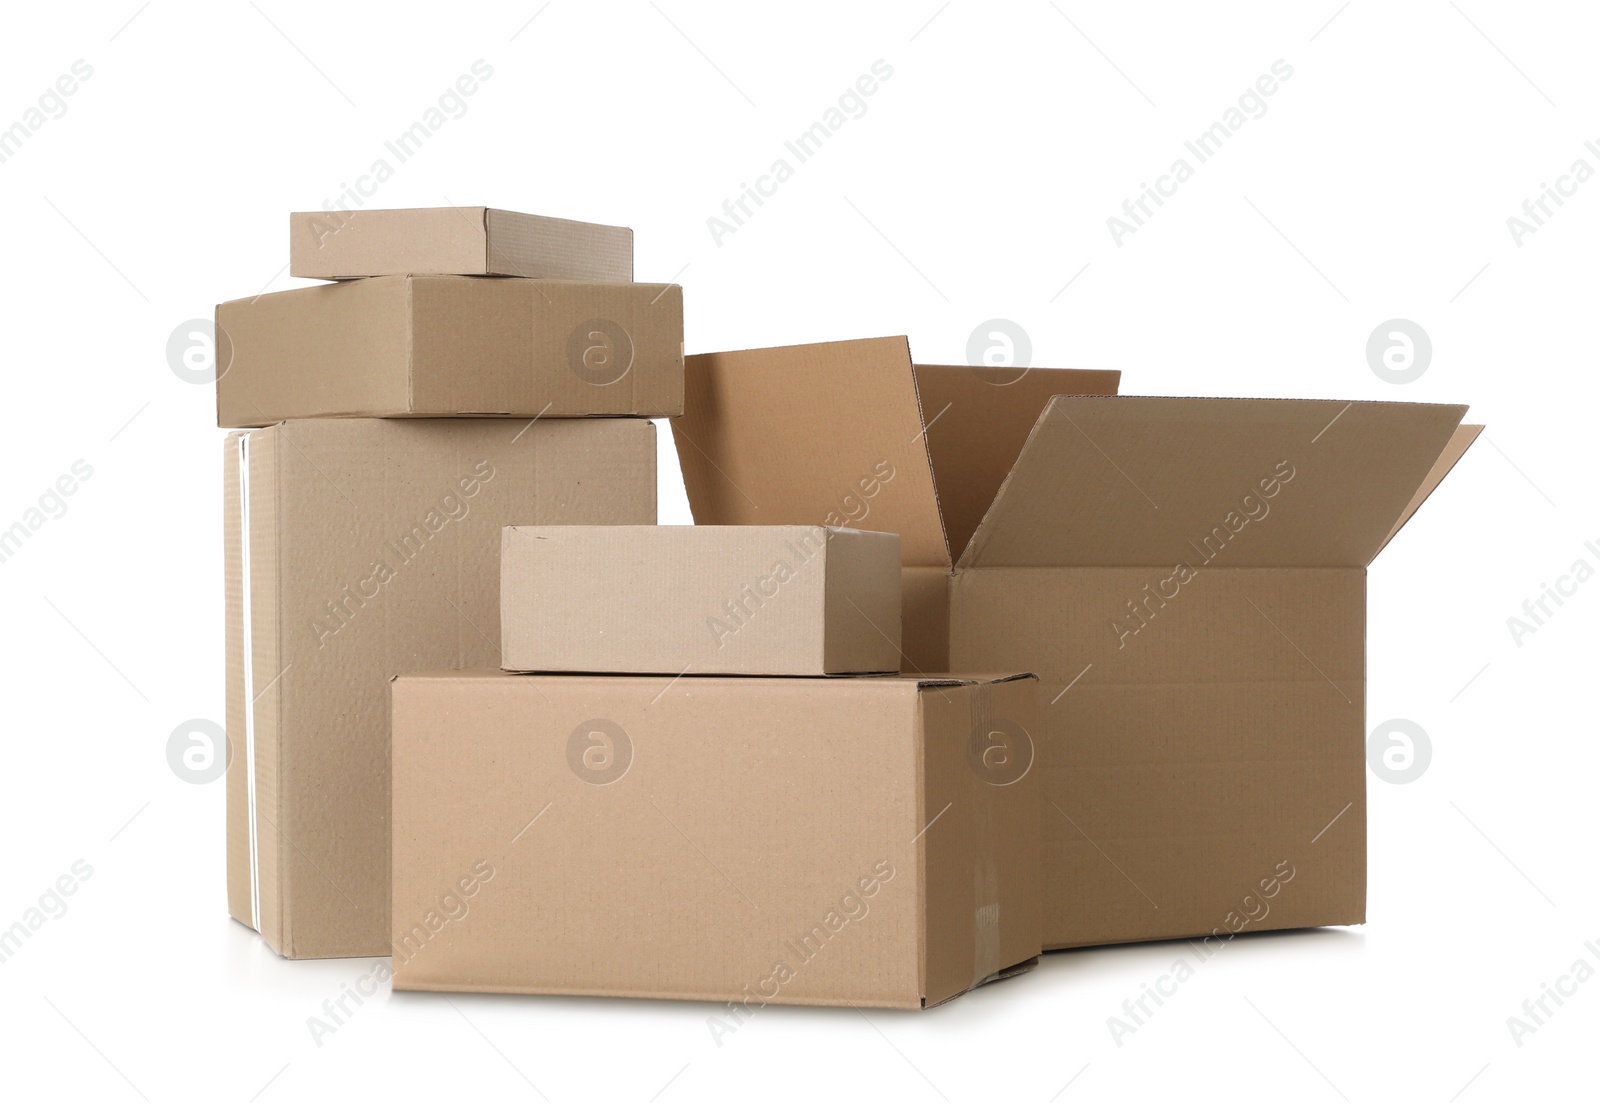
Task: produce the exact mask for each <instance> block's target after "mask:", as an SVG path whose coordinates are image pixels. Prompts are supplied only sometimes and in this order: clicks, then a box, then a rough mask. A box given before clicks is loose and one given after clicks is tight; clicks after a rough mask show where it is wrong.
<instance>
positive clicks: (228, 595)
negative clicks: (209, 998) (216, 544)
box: [222, 432, 257, 928]
mask: <svg viewBox="0 0 1600 1104" xmlns="http://www.w3.org/2000/svg"><path fill="white" fill-rule="evenodd" d="M245 437H246V434H245V433H242V432H240V433H230V434H228V436H227V439H226V440H225V441H224V442H223V445H222V564H223V606H224V611H225V612H224V617H223V625H224V636H225V641H226V655H227V661H226V662H227V675H226V692H225V698H226V703H225V708H226V713H225V714H224V718H223V721H224V727H225V729H226V731H227V741H228V743H227V748H228V760H227V763H228V766H227V773H226V776H225V777H226V779H227V781H226V783H225V785H226V787H227V811H226V821H227V841H228V842H227V889H228V914H229V915H230V916H232V917H233V918H234V919H235V920H237V921H239V922H240V923H241V924H244V925H245V926H246V927H250V928H254V927H255V926H256V924H257V920H256V919H255V904H254V894H253V891H252V888H251V887H252V883H253V876H252V871H251V858H250V856H251V848H250V819H249V801H250V790H249V786H250V779H249V763H248V760H247V759H246V756H245V747H244V734H245V717H244V705H245V701H246V697H245V691H244V682H245V678H244V657H245V647H244V592H245V586H244V561H243V547H244V541H243V529H242V525H243V510H242V508H241V506H242V504H241V502H240V492H241V489H242V487H243V484H242V483H241V482H240V480H241V478H242V477H241V467H240V450H241V449H242V448H243V441H244V438H245Z"/></svg>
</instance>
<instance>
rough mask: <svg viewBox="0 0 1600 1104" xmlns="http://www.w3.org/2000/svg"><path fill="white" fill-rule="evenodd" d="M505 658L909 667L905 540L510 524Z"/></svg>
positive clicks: (815, 528) (729, 671) (762, 530)
mask: <svg viewBox="0 0 1600 1104" xmlns="http://www.w3.org/2000/svg"><path fill="white" fill-rule="evenodd" d="M500 627H501V632H502V640H503V646H502V660H501V666H502V667H504V668H505V669H506V670H508V671H596V672H609V673H615V674H669V675H681V674H697V675H836V674H871V673H884V672H889V673H892V672H895V671H898V670H899V669H900V538H899V536H897V535H896V534H894V533H870V532H862V531H861V530H857V529H840V528H833V527H828V526H821V525H772V526H742V525H724V526H715V525H662V526H631V525H629V526H613V525H608V526H582V525H576V526H574V525H537V526H530V525H516V526H508V527H507V528H506V530H505V533H504V534H503V537H502V544H501V550H500Z"/></svg>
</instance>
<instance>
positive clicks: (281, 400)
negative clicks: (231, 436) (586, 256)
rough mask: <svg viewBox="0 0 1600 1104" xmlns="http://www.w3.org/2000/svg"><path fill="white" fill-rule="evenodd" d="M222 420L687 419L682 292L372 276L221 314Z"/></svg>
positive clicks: (246, 303)
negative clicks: (630, 417) (425, 418)
mask: <svg viewBox="0 0 1600 1104" xmlns="http://www.w3.org/2000/svg"><path fill="white" fill-rule="evenodd" d="M216 329H217V424H219V425H222V426H228V427H250V426H262V425H270V424H272V423H274V422H278V421H282V420H284V419H288V418H311V417H378V418H401V417H479V416H482V417H488V416H503V417H518V418H539V417H544V418H567V417H590V416H605V415H617V416H620V415H636V416H640V417H650V418H658V417H659V418H665V417H673V416H675V415H677V414H680V413H682V412H683V290H682V289H681V288H680V287H678V286H677V285H676V284H595V283H574V282H570V281H563V280H515V279H497V278H492V277H471V276H378V277H374V278H372V279H369V280H351V281H347V282H344V283H337V284H322V285H319V286H317V287H305V288H295V289H293V290H291V291H278V292H273V293H272V294H270V295H258V296H256V297H255V298H253V299H237V300H234V301H232V302H229V303H223V304H221V305H220V306H218V307H217V318H216Z"/></svg>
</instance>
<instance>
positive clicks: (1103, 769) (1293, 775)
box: [673, 338, 1480, 948]
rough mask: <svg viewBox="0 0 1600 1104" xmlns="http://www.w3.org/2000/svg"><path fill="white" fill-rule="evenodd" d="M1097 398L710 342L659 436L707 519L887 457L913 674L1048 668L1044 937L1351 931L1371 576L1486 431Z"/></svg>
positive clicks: (1028, 379)
mask: <svg viewBox="0 0 1600 1104" xmlns="http://www.w3.org/2000/svg"><path fill="white" fill-rule="evenodd" d="M1115 382H1116V379H1115V375H1114V374H1106V373H1091V372H1055V371H1041V370H1033V371H1029V372H1026V373H1023V374H1022V375H1021V376H1020V378H1019V377H1018V373H1017V371H1016V370H1007V369H987V370H986V369H976V368H948V367H940V368H933V367H924V366H913V365H912V363H911V358H910V350H909V346H908V344H907V342H906V340H905V339H904V338H882V339H873V340H867V341H853V342H838V343H832V344H827V345H819V346H798V347H792V348H786V349H766V350H754V351H749V352H737V353H715V354H707V355H703V356H696V357H691V358H689V361H688V372H687V381H686V406H687V411H686V414H685V416H684V418H683V419H681V420H680V421H679V422H677V423H675V424H674V426H673V429H674V435H675V437H676V438H677V442H678V451H679V456H680V459H681V462H682V467H683V471H684V478H685V481H686V483H687V485H688V491H689V500H690V504H691V507H692V508H693V510H694V515H695V520H696V521H697V522H700V523H705V524H741V523H751V522H762V523H767V524H779V523H787V524H798V523H803V522H813V523H814V522H816V521H818V520H820V517H821V516H823V515H825V513H826V511H828V510H830V509H835V508H837V507H836V506H835V505H834V503H835V502H837V501H838V500H839V498H840V496H841V495H851V494H853V493H854V492H853V490H852V488H851V485H850V484H849V483H848V482H847V477H848V475H849V474H850V473H854V472H856V471H858V470H859V471H862V472H869V471H872V470H873V467H874V465H876V464H878V463H879V462H880V461H885V460H886V461H887V463H888V464H889V466H890V467H891V468H892V469H893V473H894V474H893V476H892V478H890V479H888V480H882V479H880V486H879V487H878V493H876V494H875V495H874V496H872V497H871V498H870V499H865V498H858V500H857V505H859V506H860V507H861V508H862V509H863V510H865V511H867V513H868V517H869V520H866V521H862V522H857V524H865V525H869V526H870V527H872V528H875V529H882V530H889V531H895V532H899V533H900V534H901V538H902V546H903V548H904V549H905V550H906V572H905V575H906V618H905V626H906V632H905V643H904V645H903V648H904V651H905V654H906V662H907V669H909V670H938V669H943V668H945V667H955V668H967V669H978V670H995V669H1008V670H1009V669H1015V670H1030V671H1033V672H1035V673H1036V674H1038V675H1039V677H1040V679H1041V680H1042V693H1041V716H1040V722H1039V727H1038V730H1037V732H1036V733H1035V736H1036V740H1037V744H1038V768H1037V769H1040V770H1041V771H1042V772H1043V778H1042V783H1043V795H1044V807H1043V819H1042V821H1041V827H1042V832H1043V837H1042V846H1043V868H1044V884H1043V887H1042V893H1043V901H1044V917H1045V919H1044V945H1045V946H1046V947H1047V948H1051V947H1068V946H1076V945H1083V944H1091V943H1113V942H1125V941H1131V940H1147V939H1163V938H1178V937H1188V936H1212V935H1214V934H1217V933H1220V934H1221V936H1223V937H1226V936H1231V934H1233V933H1236V932H1238V931H1244V930H1250V931H1254V930H1264V929H1268V928H1290V927H1306V926H1313V925H1322V924H1350V923H1361V922H1363V921H1364V919H1365V915H1366V801H1365V793H1366V791H1365V781H1366V775H1365V766H1364V755H1363V744H1364V736H1365V718H1364V701H1365V696H1364V693H1365V614H1366V567H1367V565H1368V564H1369V563H1370V562H1371V561H1372V559H1373V557H1375V556H1376V555H1377V553H1378V552H1379V550H1380V549H1381V548H1382V547H1383V546H1384V545H1385V544H1386V543H1387V542H1388V541H1389V539H1390V538H1392V537H1393V536H1394V534H1395V533H1396V532H1398V530H1399V529H1400V527H1401V526H1402V525H1403V524H1405V522H1406V521H1407V520H1408V519H1409V518H1410V516H1411V515H1412V513H1414V512H1415V510H1416V509H1417V507H1418V506H1420V505H1421V503H1422V501H1423V499H1425V498H1426V497H1427V495H1428V494H1429V493H1431V491H1432V490H1433V488H1434V487H1436V486H1437V485H1438V483H1439V482H1440V480H1442V479H1443V478H1444V476H1445V474H1446V473H1447V472H1448V471H1449V469H1450V467H1451V466H1452V465H1453V464H1454V463H1455V461H1456V460H1457V459H1459V458H1460V456H1461V455H1462V453H1464V452H1465V450H1466V448H1467V447H1468V446H1469V445H1470V444H1471V442H1472V440H1473V438H1474V437H1475V436H1476V434H1477V432H1478V429H1479V428H1480V427H1476V426H1462V425H1460V422H1461V418H1462V416H1463V414H1464V413H1465V407H1460V406H1438V405H1426V404H1419V403H1387V402H1381V403H1380V402H1363V403H1345V402H1337V401H1315V400H1276V399H1259V400H1249V399H1171V398H1151V397H1113V396H1110V395H1109V394H1108V393H1109V392H1111V391H1113V390H1114V386H1115ZM1074 392H1076V393H1078V394H1077V395H1076V396H1074V395H1073V393H1074ZM1086 392H1102V393H1103V394H1098V395H1086V394H1084V393H1086ZM763 408H764V409H765V411H766V412H767V413H766V416H764V417H763V416H762V412H763ZM943 565H948V566H943ZM941 619H945V620H944V621H943V623H941ZM914 625H918V626H920V627H919V628H918V629H917V630H915V631H914V629H913V626H914ZM941 630H943V631H944V632H947V634H948V635H947V636H946V635H944V634H943V633H942V632H941ZM1289 870H1292V871H1294V876H1293V878H1292V879H1286V878H1284V877H1283V873H1284V872H1285V871H1289ZM1269 887H1270V888H1271V893H1270V900H1269V899H1267V897H1268V893H1267V889H1268V888H1269Z"/></svg>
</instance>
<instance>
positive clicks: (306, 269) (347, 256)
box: [289, 207, 633, 284]
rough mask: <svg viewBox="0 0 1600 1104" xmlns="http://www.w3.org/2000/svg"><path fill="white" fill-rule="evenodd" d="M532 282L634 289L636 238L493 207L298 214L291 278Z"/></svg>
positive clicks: (292, 232)
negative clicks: (490, 278)
mask: <svg viewBox="0 0 1600 1104" xmlns="http://www.w3.org/2000/svg"><path fill="white" fill-rule="evenodd" d="M408 274H415V275H428V274H433V275H455V276H530V277H542V278H544V279H547V280H587V281H591V282H594V283H623V284H625V283H628V282H630V281H631V280H632V279H633V231H632V230H629V229H628V228H627V227H625V226H601V225H599V224H597V223H592V222H574V221H572V220H571V219H559V218H546V217H544V216H541V215H524V214H521V213H520V212H517V211H500V210H496V209H495V208H493V207H419V208H411V209H406V210H395V211H296V212H294V213H293V214H291V215H290V216H289V275H291V276H300V277H305V278H308V279H313V280H345V279H350V278H351V277H357V276H396V275H408Z"/></svg>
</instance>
